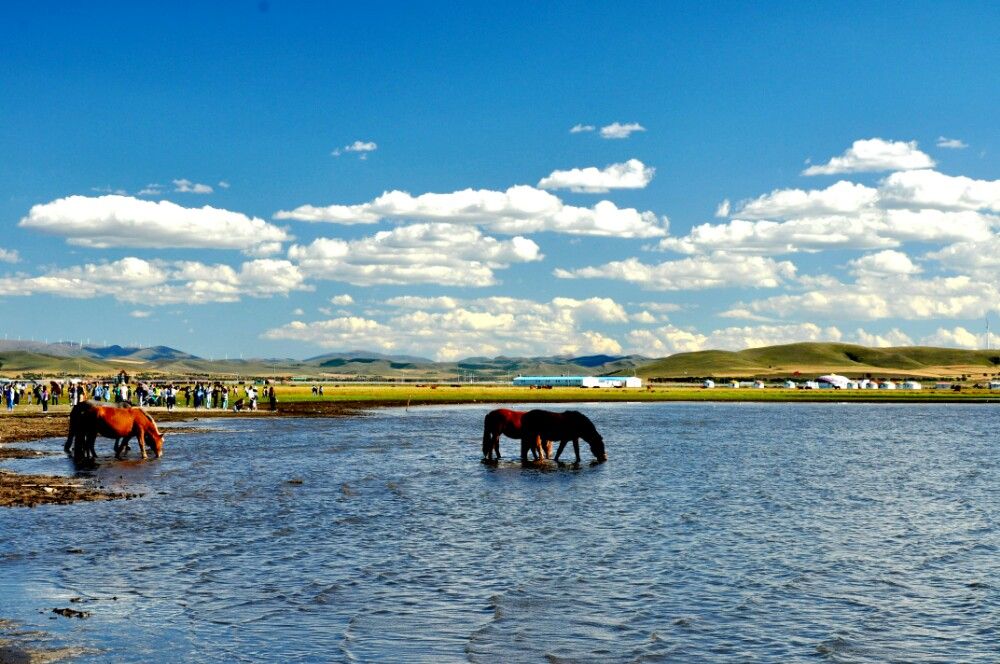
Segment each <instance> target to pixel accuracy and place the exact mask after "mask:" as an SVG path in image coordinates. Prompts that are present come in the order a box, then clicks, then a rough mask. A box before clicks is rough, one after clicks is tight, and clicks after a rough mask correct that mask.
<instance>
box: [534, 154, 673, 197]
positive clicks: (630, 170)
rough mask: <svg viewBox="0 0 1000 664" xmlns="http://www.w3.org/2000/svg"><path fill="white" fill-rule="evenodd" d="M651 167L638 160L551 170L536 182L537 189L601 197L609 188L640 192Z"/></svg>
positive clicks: (650, 177) (648, 181) (646, 182)
mask: <svg viewBox="0 0 1000 664" xmlns="http://www.w3.org/2000/svg"><path fill="white" fill-rule="evenodd" d="M655 172H656V169H655V168H652V167H650V166H646V165H645V164H643V163H642V162H641V161H639V160H638V159H629V160H628V161H626V162H625V163H623V164H609V165H608V166H605V167H604V168H603V169H598V168H597V167H596V166H589V167H587V168H573V169H570V170H568V171H552V173H551V174H549V176H548V177H544V178H542V179H541V180H539V182H538V187H539V188H540V189H569V190H570V191H575V192H577V193H587V194H603V193H606V192H607V191H609V190H611V189H642V188H644V187H645V186H646V185H648V184H649V183H650V181H651V180H652V179H653V174H654V173H655Z"/></svg>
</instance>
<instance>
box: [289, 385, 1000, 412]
mask: <svg viewBox="0 0 1000 664" xmlns="http://www.w3.org/2000/svg"><path fill="white" fill-rule="evenodd" d="M275 393H276V395H277V397H278V402H279V404H278V405H279V409H280V406H281V404H282V403H287V402H309V401H339V402H344V403H355V404H358V405H362V406H363V405H365V404H370V405H406V404H407V403H409V404H411V405H419V404H434V403H441V404H445V403H490V404H514V403H546V402H547V403H553V402H586V401H756V402H759V401H774V402H778V401H802V402H817V401H818V402H842V401H852V402H902V403H926V402H930V403H954V402H962V403H970V402H971V403H976V402H990V403H993V402H995V403H1000V391H997V390H994V391H990V390H971V389H967V390H963V391H962V392H952V391H951V390H933V389H924V390H792V389H782V388H765V389H751V388H741V389H733V388H726V387H717V388H714V389H702V388H697V387H675V386H656V387H652V388H645V389H614V388H607V389H602V388H587V389H584V388H579V387H565V388H552V389H551V390H537V389H536V390H533V389H529V388H526V387H511V386H493V385H476V384H470V385H463V386H462V387H449V386H435V387H430V386H419V387H418V386H414V385H357V384H341V385H325V386H324V394H323V395H322V396H319V395H314V394H312V393H311V391H310V388H309V387H307V386H299V385H294V386H278V387H277V388H276V390H275Z"/></svg>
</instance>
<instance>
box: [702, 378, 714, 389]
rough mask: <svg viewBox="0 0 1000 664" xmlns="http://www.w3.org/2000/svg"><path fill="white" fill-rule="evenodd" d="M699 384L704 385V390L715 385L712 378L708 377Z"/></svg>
mask: <svg viewBox="0 0 1000 664" xmlns="http://www.w3.org/2000/svg"><path fill="white" fill-rule="evenodd" d="M701 386H702V387H704V388H705V389H706V390H710V389H712V388H713V387H715V381H714V380H712V379H711V378H708V379H706V380H705V382H704V383H702V384H701Z"/></svg>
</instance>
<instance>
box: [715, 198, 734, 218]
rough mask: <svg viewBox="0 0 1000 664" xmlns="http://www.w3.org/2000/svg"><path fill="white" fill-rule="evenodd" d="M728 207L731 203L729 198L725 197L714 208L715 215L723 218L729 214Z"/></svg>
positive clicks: (729, 207)
mask: <svg viewBox="0 0 1000 664" xmlns="http://www.w3.org/2000/svg"><path fill="white" fill-rule="evenodd" d="M730 209H731V205H730V203H729V199H728V198H725V199H723V200H722V202H721V203H719V205H718V207H716V208H715V216H716V217H720V218H723V219H724V218H726V217H728V216H729V211H730Z"/></svg>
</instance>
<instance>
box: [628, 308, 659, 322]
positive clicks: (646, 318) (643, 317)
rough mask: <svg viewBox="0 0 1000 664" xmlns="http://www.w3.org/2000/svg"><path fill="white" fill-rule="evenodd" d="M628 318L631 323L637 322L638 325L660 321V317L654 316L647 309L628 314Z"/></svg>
mask: <svg viewBox="0 0 1000 664" xmlns="http://www.w3.org/2000/svg"><path fill="white" fill-rule="evenodd" d="M629 320H631V321H632V322H633V323H639V324H640V325H652V324H653V323H658V322H660V318H659V317H657V316H654V315H653V314H651V313H649V312H648V311H645V310H643V311H637V312H636V313H634V314H632V315H631V316H629Z"/></svg>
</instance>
